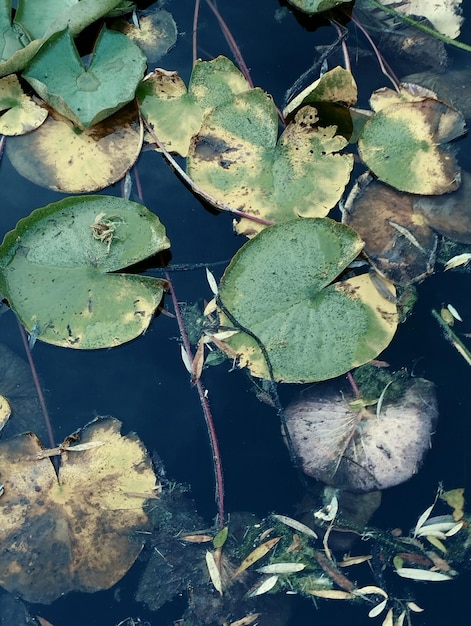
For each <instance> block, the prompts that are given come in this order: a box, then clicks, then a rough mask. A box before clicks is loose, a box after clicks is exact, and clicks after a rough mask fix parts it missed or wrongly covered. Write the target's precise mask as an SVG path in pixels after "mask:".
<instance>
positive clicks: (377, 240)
mask: <svg viewBox="0 0 471 626" xmlns="http://www.w3.org/2000/svg"><path fill="white" fill-rule="evenodd" d="M452 196H453V194H451V197H452ZM446 198H448V196H446ZM446 198H442V197H439V198H435V197H434V198H433V199H434V200H436V201H440V202H445V201H446ZM415 202H416V197H415V196H412V195H410V194H406V193H403V192H400V191H397V190H396V189H392V188H391V187H388V186H387V185H384V184H383V183H380V182H379V181H377V180H372V178H371V177H370V176H369V175H368V174H366V175H365V174H364V175H363V176H361V177H360V178H359V179H358V181H357V183H356V185H355V186H354V188H353V189H352V191H351V192H350V194H349V196H348V198H347V200H346V202H345V205H344V207H343V220H344V222H345V223H346V224H348V225H349V226H351V227H352V228H354V229H355V230H356V232H357V233H358V234H359V235H360V237H361V238H362V239H363V241H364V242H365V248H364V253H365V254H366V255H367V257H368V259H369V261H370V263H371V264H372V265H373V266H374V267H375V268H376V269H377V271H378V272H379V273H380V274H381V275H383V276H385V277H386V278H388V279H389V280H391V281H392V282H393V283H394V284H396V285H403V286H406V285H410V284H411V283H414V282H418V281H421V280H423V279H424V278H425V277H426V276H428V275H429V274H431V273H432V272H433V268H434V265H435V255H436V250H437V244H438V238H437V235H436V234H435V233H434V232H433V230H432V229H431V227H430V225H429V224H428V223H427V220H426V219H425V218H424V217H423V216H422V215H421V214H420V213H418V212H416V211H415V210H414V203H415Z"/></svg>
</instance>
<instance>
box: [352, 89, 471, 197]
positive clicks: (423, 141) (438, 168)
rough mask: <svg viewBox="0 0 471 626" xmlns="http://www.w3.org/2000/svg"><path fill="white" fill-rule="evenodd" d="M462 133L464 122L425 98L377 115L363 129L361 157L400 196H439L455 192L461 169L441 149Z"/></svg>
mask: <svg viewBox="0 0 471 626" xmlns="http://www.w3.org/2000/svg"><path fill="white" fill-rule="evenodd" d="M463 133H464V118H463V116H462V115H461V114H460V113H458V112H457V111H455V110H454V109H452V108H451V107H449V106H447V105H445V104H443V103H442V102H439V101H438V100H433V99H431V98H426V99H424V100H422V101H420V102H401V103H397V104H392V105H390V106H386V107H384V108H382V109H381V110H379V111H377V112H376V113H375V114H374V115H373V116H372V117H371V118H370V119H369V120H368V121H367V122H366V124H365V125H364V127H363V130H362V132H361V136H360V139H359V141H358V149H359V152H360V156H361V158H362V159H363V161H364V162H365V163H366V165H367V166H368V167H369V168H370V169H371V170H372V171H373V172H374V174H376V176H377V177H378V178H379V179H380V180H382V181H383V182H385V183H388V184H389V185H391V186H392V187H395V188H396V189H399V190H400V191H407V192H409V193H415V194H428V195H440V194H442V193H449V192H450V191H454V190H455V189H457V188H458V187H459V184H460V168H459V166H458V164H457V162H456V159H455V157H454V155H453V153H452V152H451V151H450V150H449V149H445V148H442V147H441V146H440V144H442V143H445V142H448V141H451V140H452V139H455V138H456V137H459V136H460V135H462V134H463Z"/></svg>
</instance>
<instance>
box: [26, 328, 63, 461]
mask: <svg viewBox="0 0 471 626" xmlns="http://www.w3.org/2000/svg"><path fill="white" fill-rule="evenodd" d="M16 321H17V322H18V328H19V329H20V335H21V339H22V341H23V345H24V348H25V352H26V356H27V358H28V363H29V367H30V369H31V374H32V376H33V381H34V386H35V387H36V393H37V394H38V398H39V404H40V405H41V411H42V413H43V416H44V421H45V422H46V428H47V434H48V437H49V447H51V448H55V447H56V444H55V441H54V433H53V432H52V425H51V419H50V417H49V412H48V410H47V406H46V401H45V400H44V395H43V392H42V389H41V385H40V383H39V378H38V373H37V371H36V366H35V364H34V361H33V355H32V354H31V349H30V347H29V344H28V338H27V337H26V333H25V329H24V328H23V325H22V324H21V322H20V320H19V319H18V318H16ZM53 460H54V457H53ZM56 469H57V468H56Z"/></svg>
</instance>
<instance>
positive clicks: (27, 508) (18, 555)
mask: <svg viewBox="0 0 471 626" xmlns="http://www.w3.org/2000/svg"><path fill="white" fill-rule="evenodd" d="M120 427H121V422H119V421H118V420H116V419H113V418H98V419H97V420H95V421H93V422H91V423H90V424H89V425H87V426H85V428H83V429H82V430H81V431H79V432H78V433H75V434H74V435H71V436H70V437H69V438H67V439H66V441H65V442H64V443H63V444H62V450H63V452H62V454H61V466H60V469H59V472H58V475H56V472H55V469H54V466H53V464H52V463H51V459H50V458H48V456H45V455H44V452H45V451H44V450H43V447H42V445H41V443H40V441H39V440H38V438H37V437H36V435H34V434H33V433H25V434H23V435H18V436H17V437H13V438H12V439H8V440H6V441H2V442H1V443H0V480H1V482H2V483H3V485H4V493H3V495H2V499H1V507H2V525H1V528H0V584H1V585H2V587H3V588H5V589H7V590H8V591H10V592H11V593H13V594H15V595H17V596H21V597H22V598H23V599H25V600H27V601H28V602H41V603H45V604H47V603H50V602H52V601H54V600H55V599H56V598H58V597H59V596H61V595H63V594H65V593H67V592H69V591H86V592H94V591H97V590H99V589H108V588H109V587H111V586H112V585H114V584H115V583H116V582H117V581H118V580H120V578H122V576H124V574H125V573H126V572H127V571H128V569H129V568H130V567H131V565H132V564H133V563H134V561H135V560H136V558H137V557H138V555H139V553H140V551H141V549H142V545H143V543H142V541H139V540H138V535H137V533H136V531H145V530H149V529H150V524H149V520H148V518H147V515H146V513H145V512H144V510H143V504H144V503H145V501H146V499H148V498H150V497H152V496H153V495H155V493H156V492H155V489H156V486H157V478H156V476H155V474H154V470H153V468H152V462H151V460H150V458H149V455H148V454H147V451H146V450H145V448H144V446H143V445H142V443H141V442H140V440H139V439H138V438H137V437H136V436H135V435H133V434H130V435H127V436H125V437H123V436H122V435H121V434H120ZM74 446H75V447H76V450H75V451H74ZM58 453H60V451H58Z"/></svg>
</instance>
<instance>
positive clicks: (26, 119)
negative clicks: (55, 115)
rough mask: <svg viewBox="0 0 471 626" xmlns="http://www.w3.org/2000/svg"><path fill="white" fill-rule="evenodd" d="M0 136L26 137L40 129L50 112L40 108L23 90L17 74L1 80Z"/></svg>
mask: <svg viewBox="0 0 471 626" xmlns="http://www.w3.org/2000/svg"><path fill="white" fill-rule="evenodd" d="M0 111H2V114H1V117H0V134H2V135H24V134H25V133H29V132H30V131H32V130H34V129H35V128H38V126H41V124H42V123H43V122H44V120H45V119H46V117H47V115H48V112H47V110H46V109H45V108H43V107H40V106H38V105H37V104H36V103H35V102H34V101H33V99H32V98H30V97H29V96H27V95H26V94H25V93H24V91H23V90H22V88H21V85H20V81H19V80H18V78H17V76H16V75H15V74H11V75H10V76H6V77H5V78H0Z"/></svg>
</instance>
